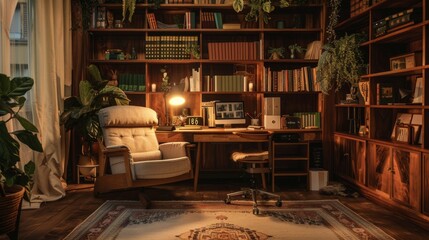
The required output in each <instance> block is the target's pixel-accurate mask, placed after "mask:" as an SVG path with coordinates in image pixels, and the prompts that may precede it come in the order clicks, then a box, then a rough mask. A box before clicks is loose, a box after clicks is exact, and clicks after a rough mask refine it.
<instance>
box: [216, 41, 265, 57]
mask: <svg viewBox="0 0 429 240" xmlns="http://www.w3.org/2000/svg"><path fill="white" fill-rule="evenodd" d="M258 48H259V42H209V43H208V50H209V60H257V59H259V51H258Z"/></svg>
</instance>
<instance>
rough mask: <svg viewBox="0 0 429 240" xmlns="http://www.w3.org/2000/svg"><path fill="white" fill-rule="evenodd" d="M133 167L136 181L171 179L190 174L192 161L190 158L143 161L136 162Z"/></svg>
mask: <svg viewBox="0 0 429 240" xmlns="http://www.w3.org/2000/svg"><path fill="white" fill-rule="evenodd" d="M132 165H133V167H134V173H135V178H136V179H160V178H169V177H175V176H179V175H182V174H185V173H189V171H191V161H190V160H189V158H188V157H181V158H172V159H164V160H156V161H141V162H135V163H133V164H132ZM167 166H168V167H167ZM133 176H134V174H133Z"/></svg>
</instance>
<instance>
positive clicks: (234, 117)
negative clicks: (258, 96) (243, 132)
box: [215, 101, 246, 127]
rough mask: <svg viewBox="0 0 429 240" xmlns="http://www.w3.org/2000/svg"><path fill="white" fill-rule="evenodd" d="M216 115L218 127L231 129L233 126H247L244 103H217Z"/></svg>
mask: <svg viewBox="0 0 429 240" xmlns="http://www.w3.org/2000/svg"><path fill="white" fill-rule="evenodd" d="M215 115H216V117H215V124H216V125H221V124H223V125H224V126H225V127H230V126H231V125H232V124H246V118H245V115H244V103H243V102H240V101H235V102H216V103H215Z"/></svg>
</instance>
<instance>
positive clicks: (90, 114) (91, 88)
mask: <svg viewBox="0 0 429 240" xmlns="http://www.w3.org/2000/svg"><path fill="white" fill-rule="evenodd" d="M87 69H88V72H89V73H90V75H91V76H92V77H91V78H90V80H82V81H80V82H79V96H72V97H69V98H66V99H65V100H64V112H62V113H61V116H60V121H61V124H62V125H64V127H65V129H66V130H71V129H73V128H74V129H78V130H79V132H80V134H81V137H82V138H83V142H85V143H88V144H91V143H93V142H96V141H97V140H98V138H99V137H100V136H101V128H100V122H99V120H98V115H97V114H98V111H99V110H100V109H102V108H105V107H108V106H114V105H128V103H129V102H130V100H129V99H128V98H127V95H126V94H125V93H124V91H122V90H121V89H120V88H118V87H115V86H110V85H107V83H108V82H109V81H108V80H103V79H102V77H101V74H100V71H99V69H98V68H97V66H95V65H92V64H91V65H89V66H88V68H87Z"/></svg>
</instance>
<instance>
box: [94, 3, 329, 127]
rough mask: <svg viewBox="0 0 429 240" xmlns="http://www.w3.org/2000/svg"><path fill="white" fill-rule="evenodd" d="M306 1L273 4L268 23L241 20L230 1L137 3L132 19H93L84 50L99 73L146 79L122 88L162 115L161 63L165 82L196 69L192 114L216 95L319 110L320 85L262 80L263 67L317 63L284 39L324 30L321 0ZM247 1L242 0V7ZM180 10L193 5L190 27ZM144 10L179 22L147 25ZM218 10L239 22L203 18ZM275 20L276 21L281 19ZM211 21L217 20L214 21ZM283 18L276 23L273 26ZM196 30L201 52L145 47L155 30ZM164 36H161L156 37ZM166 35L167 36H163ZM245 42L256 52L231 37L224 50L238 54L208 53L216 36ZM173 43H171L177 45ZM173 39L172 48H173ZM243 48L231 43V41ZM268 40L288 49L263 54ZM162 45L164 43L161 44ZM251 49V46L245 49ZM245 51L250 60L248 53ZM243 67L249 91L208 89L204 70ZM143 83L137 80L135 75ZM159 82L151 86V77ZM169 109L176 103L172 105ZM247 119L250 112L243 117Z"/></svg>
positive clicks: (110, 6) (250, 105)
mask: <svg viewBox="0 0 429 240" xmlns="http://www.w3.org/2000/svg"><path fill="white" fill-rule="evenodd" d="M308 2H309V3H308V4H306V5H291V6H290V7H287V8H279V7H277V8H276V10H275V11H274V12H272V13H271V14H270V16H271V19H270V21H269V23H268V24H265V23H264V22H263V21H258V22H247V21H245V20H244V18H245V13H246V12H247V11H246V10H245V11H243V13H236V12H235V11H234V10H233V8H232V6H231V5H230V4H161V6H160V7H159V8H157V9H154V8H153V6H152V5H151V4H147V3H138V4H137V5H136V10H135V13H134V16H133V19H132V22H131V23H130V22H128V20H126V21H125V22H124V23H123V28H108V27H106V28H97V27H91V28H90V29H89V30H88V33H89V50H88V56H87V62H88V64H96V65H97V66H98V67H99V68H100V69H101V73H102V76H104V77H105V78H106V79H109V78H110V71H111V70H116V71H117V72H118V75H119V80H121V75H132V74H134V75H136V74H137V75H138V76H140V77H141V78H144V79H143V84H144V85H145V86H146V90H144V91H140V92H137V91H127V92H126V93H127V96H128V97H129V98H130V99H131V104H134V105H142V106H148V107H151V108H153V109H155V110H156V111H157V112H158V113H159V116H160V118H161V120H163V116H164V104H163V102H164V96H163V92H162V91H160V85H161V82H162V73H161V69H162V68H165V67H166V69H167V72H168V76H169V81H170V83H172V84H173V83H174V84H179V83H180V80H181V79H184V78H185V77H186V76H187V77H190V76H192V70H193V69H194V70H199V72H198V73H197V75H198V77H199V78H200V84H201V88H200V89H199V90H197V91H193V92H190V91H188V92H185V95H186V98H187V101H186V103H185V105H184V106H183V107H184V108H189V109H190V110H191V115H201V114H202V102H207V101H213V100H221V101H238V100H239V101H244V104H245V111H246V112H249V113H251V114H253V113H254V112H257V113H260V112H262V111H263V99H264V98H265V97H267V96H269V97H274V96H280V97H281V99H282V100H281V108H282V109H281V113H282V114H293V113H296V112H323V111H322V108H323V107H322V100H321V99H322V97H321V94H320V92H318V91H308V90H306V91H297V90H295V91H289V92H284V91H282V92H278V91H274V90H271V91H267V89H265V87H264V80H263V79H264V78H265V79H268V76H267V74H268V68H269V69H270V70H272V71H273V72H274V71H281V70H286V69H299V68H302V67H308V68H312V67H315V66H316V65H317V59H304V58H303V55H301V56H298V57H297V58H295V59H290V58H289V53H288V46H289V45H292V44H295V43H296V44H298V45H300V46H302V47H304V48H305V47H307V45H308V44H309V43H311V42H313V41H323V38H324V16H325V6H324V4H322V3H321V1H318V0H317V1H314V0H311V1H308ZM99 8H102V9H104V10H105V11H106V12H109V14H110V13H111V14H113V16H114V19H115V20H117V19H122V5H121V4H115V3H105V4H100V6H99ZM246 8H247V7H246ZM186 12H191V13H192V16H193V19H195V23H194V24H195V27H194V28H191V29H183V28H182V26H181V24H182V23H183V22H184V21H183V19H184V17H185V13H186ZM148 13H154V16H155V18H156V20H157V21H160V22H162V23H165V24H170V25H171V24H177V23H178V24H179V28H160V26H159V25H160V24H159V23H158V28H157V29H151V28H150V26H149V24H148V21H147V15H148ZM212 13H219V14H220V15H221V16H222V22H223V23H227V24H228V23H234V24H238V25H239V26H240V28H239V29H217V28H216V27H214V28H211V27H210V25H209V27H207V26H206V25H207V24H206V23H205V22H206V15H210V14H212ZM212 16H213V15H212ZM279 21H281V22H282V23H279ZM212 23H213V24H215V22H212ZM278 24H281V25H282V26H283V27H282V28H277V25H278ZM177 36H178V37H189V36H190V37H194V38H196V39H197V41H198V42H197V43H198V45H199V50H200V52H201V58H200V59H193V58H190V57H189V56H188V57H185V58H186V59H179V58H180V57H177V56H176V57H175V56H172V57H166V58H167V59H161V58H156V56H155V57H154V58H150V59H148V57H147V51H148V49H150V47H148V44H150V43H151V40H152V38H153V37H155V38H156V37H159V39H162V38H163V37H167V39H168V38H169V37H172V38H174V37H177ZM161 41H162V40H161ZM167 41H168V40H167ZM225 42H228V43H234V42H246V43H251V44H252V48H251V49H250V50H252V51H253V52H254V54H256V56H254V57H252V58H249V57H247V55H246V54H247V52H250V51H249V50H247V49H246V48H245V47H243V46H242V45H233V46H232V47H231V49H227V48H226V50H224V51H223V53H224V54H227V53H231V52H236V54H237V53H238V54H239V53H243V54H242V56H232V57H231V56H221V57H220V58H214V57H213V54H211V53H209V45H211V44H220V43H225ZM176 47H177V46H176ZM176 47H175V46H173V48H176ZM236 47H238V48H242V50H238V51H234V50H235V49H234V48H236ZM269 47H284V48H285V49H286V53H285V58H284V59H279V60H272V59H269V54H268V49H269ZM133 48H134V50H135V52H136V54H137V59H130V60H111V59H110V60H106V57H105V52H106V50H108V49H121V50H122V51H123V52H124V53H125V54H127V53H129V54H131V53H132V49H133ZM166 51H167V50H166ZM249 54H250V53H249ZM249 59H251V60H249ZM234 74H247V75H248V76H249V77H248V79H247V81H248V82H252V83H253V85H254V87H253V88H254V90H253V91H252V92H249V91H243V89H240V90H238V91H230V90H228V89H227V90H221V91H215V90H213V89H207V88H206V86H207V83H206V80H207V78H208V77H210V78H211V79H212V80H211V81H213V79H214V78H215V76H218V75H234ZM140 84H141V83H140ZM152 84H156V85H157V89H158V90H157V92H155V93H153V92H151V85H152ZM170 112H172V113H174V111H170ZM247 121H248V122H247V125H248V124H250V119H249V120H247Z"/></svg>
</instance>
